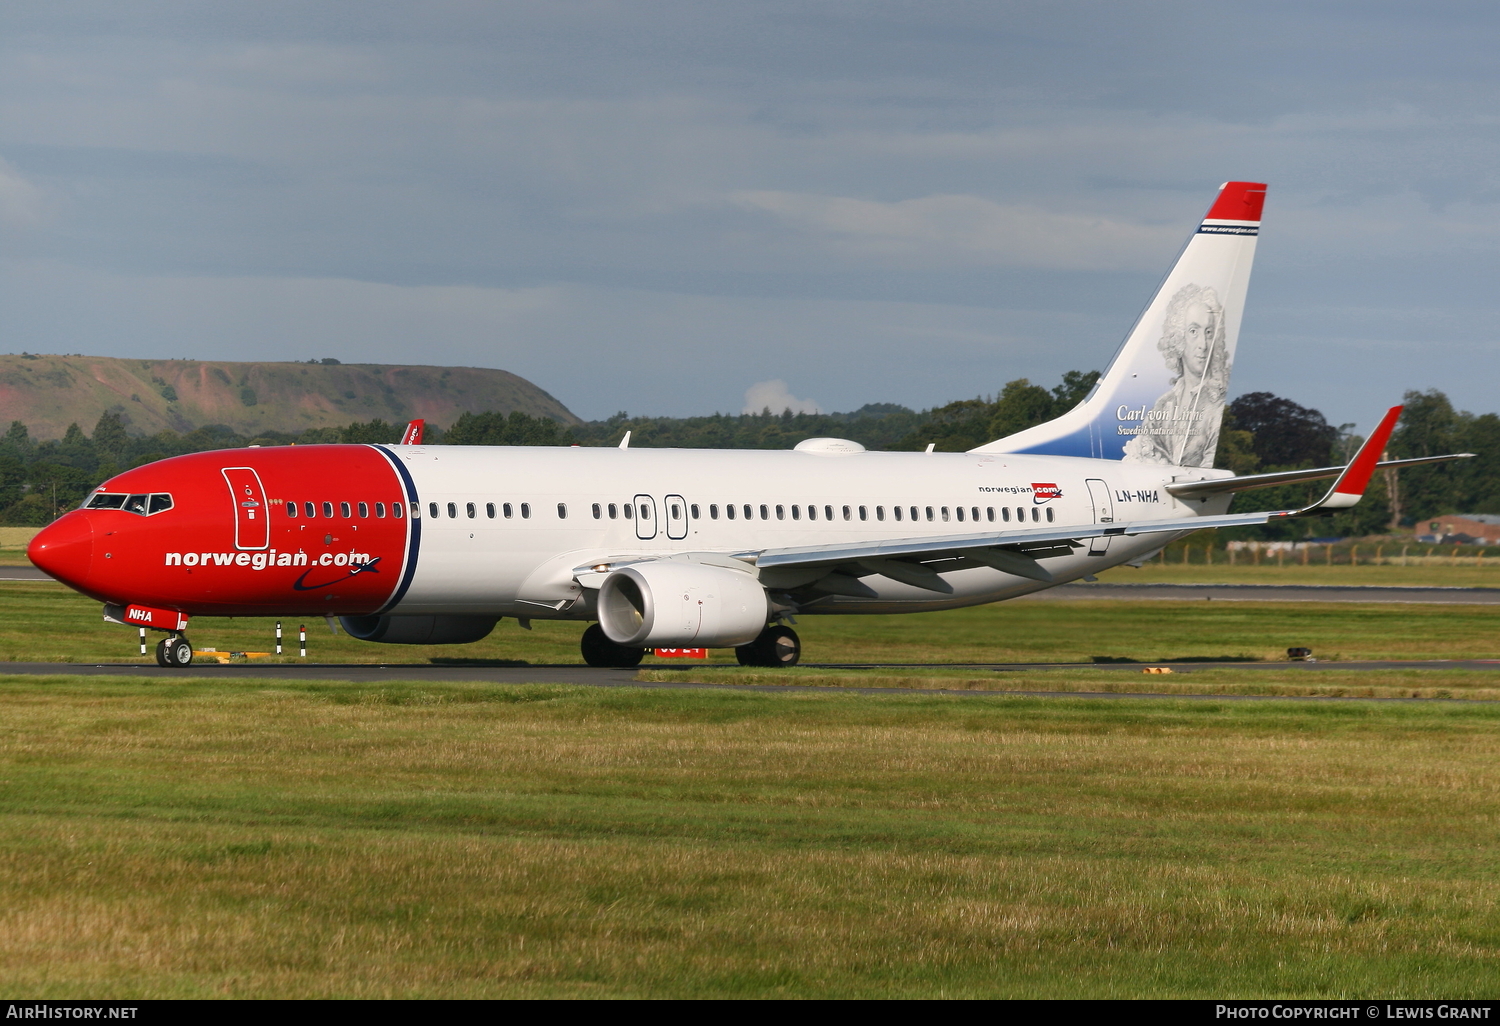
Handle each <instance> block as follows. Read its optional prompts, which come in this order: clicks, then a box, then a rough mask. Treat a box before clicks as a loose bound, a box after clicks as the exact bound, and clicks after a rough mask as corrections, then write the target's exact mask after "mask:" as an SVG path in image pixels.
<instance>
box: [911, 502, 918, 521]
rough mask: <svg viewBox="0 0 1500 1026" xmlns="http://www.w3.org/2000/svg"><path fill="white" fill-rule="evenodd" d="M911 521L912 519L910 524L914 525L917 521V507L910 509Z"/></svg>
mask: <svg viewBox="0 0 1500 1026" xmlns="http://www.w3.org/2000/svg"><path fill="white" fill-rule="evenodd" d="M911 519H912V523H916V521H917V507H915V506H913V507H912V508H911Z"/></svg>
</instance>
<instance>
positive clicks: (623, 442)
mask: <svg viewBox="0 0 1500 1026" xmlns="http://www.w3.org/2000/svg"><path fill="white" fill-rule="evenodd" d="M620 448H621V449H629V448H630V432H629V431H627V432H625V437H624V438H622V439H620Z"/></svg>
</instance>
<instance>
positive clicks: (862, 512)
mask: <svg viewBox="0 0 1500 1026" xmlns="http://www.w3.org/2000/svg"><path fill="white" fill-rule="evenodd" d="M859 519H861V520H869V519H870V511H869V510H868V509H866V508H865V507H864V506H861V507H859Z"/></svg>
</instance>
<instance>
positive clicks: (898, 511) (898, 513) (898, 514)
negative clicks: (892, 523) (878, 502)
mask: <svg viewBox="0 0 1500 1026" xmlns="http://www.w3.org/2000/svg"><path fill="white" fill-rule="evenodd" d="M891 512H892V513H894V514H896V519H897V520H900V519H901V507H900V506H892V507H891Z"/></svg>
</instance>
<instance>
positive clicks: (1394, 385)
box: [0, 0, 1500, 428]
mask: <svg viewBox="0 0 1500 1026" xmlns="http://www.w3.org/2000/svg"><path fill="white" fill-rule="evenodd" d="M1497 33H1500V7H1497V6H1496V5H1493V4H1485V3H1472V4H1471V3H1442V2H1424V3H1401V4H1394V3H1381V2H1378V0H1362V2H1358V3H1337V2H1327V3H1310V2H1307V0H1300V2H1297V3H1276V2H1261V3H1253V4H1248V3H1245V2H1243V0H1239V2H1234V3H1216V2H1212V0H1198V2H1184V3H1175V2H1159V3H1158V2H1141V3H1118V2H1109V3H1073V2H1067V0H1049V2H1045V3H1042V2H1036V3H1007V2H1003V0H993V2H984V3H975V2H953V0H921V2H894V0H862V2H819V0H796V2H780V0H738V2H736V3H711V4H710V3H701V2H696V3H678V2H672V0H661V2H630V0H614V2H607V0H599V2H591V0H576V2H574V0H546V2H537V3H532V2H522V0H516V2H505V0H475V2H460V0H426V2H424V0H408V2H403V3H385V2H380V0H350V2H321V0H297V2H280V0H257V2H256V3H253V4H245V3H212V2H200V3H177V2H157V0H132V3H130V4H119V3H116V2H112V0H111V2H101V3H83V2H69V0H50V2H49V3H46V4H6V5H0V332H3V334H0V351H8V352H20V351H23V350H26V351H31V352H47V353H84V354H89V355H104V356H126V357H153V358H161V357H188V358H195V359H220V360H223V359H233V360H297V359H309V358H322V357H330V356H331V357H336V358H338V359H341V360H344V361H346V362H380V363H428V364H444V365H468V366H483V367H499V368H503V369H505V370H509V371H512V372H514V373H516V374H520V375H522V376H524V377H526V378H528V379H530V380H532V381H534V382H535V383H536V384H538V385H539V386H541V387H542V388H544V389H546V390H547V391H548V392H550V393H551V394H553V395H554V396H556V397H557V398H558V399H560V400H561V401H562V402H564V403H565V404H566V405H567V406H568V407H569V408H570V409H572V410H573V411H574V412H575V413H577V414H579V415H580V416H582V417H585V418H602V417H607V416H609V415H611V414H613V413H615V412H616V411H620V410H626V411H629V412H630V413H632V414H647V415H649V414H656V415H672V416H684V415H691V414H702V413H711V412H716V411H724V412H739V411H741V410H742V409H744V408H746V407H747V406H748V407H750V408H756V409H758V408H760V406H762V405H771V406H772V407H773V408H778V407H781V406H783V405H784V406H790V407H792V408H795V409H808V410H811V409H821V410H825V411H828V410H851V409H856V408H858V407H860V406H862V405H864V404H865V403H872V402H894V403H901V404H904V405H906V406H909V407H913V408H923V407H928V406H933V405H937V404H941V403H944V402H948V401H951V400H954V399H960V398H970V397H973V396H975V395H983V394H993V393H995V392H998V391H999V389H1000V388H1001V387H1002V386H1003V384H1004V383H1005V382H1007V381H1010V380H1012V379H1015V378H1020V377H1026V378H1029V379H1031V380H1032V381H1034V382H1039V383H1042V384H1046V385H1052V384H1054V383H1056V381H1057V380H1058V379H1059V377H1060V376H1061V374H1062V373H1063V372H1064V371H1067V370H1070V369H1079V370H1089V369H1095V368H1102V367H1104V366H1105V365H1106V364H1107V362H1108V360H1109V358H1110V356H1111V354H1112V353H1113V352H1114V350H1115V348H1116V347H1117V346H1118V344H1119V342H1120V340H1121V339H1122V338H1123V337H1124V335H1125V333H1126V332H1127V330H1128V329H1129V328H1130V326H1131V323H1132V322H1133V321H1134V319H1135V317H1136V315H1137V314H1138V313H1139V312H1140V309H1141V307H1142V306H1143V305H1144V304H1145V303H1146V301H1147V300H1148V299H1149V298H1150V296H1151V293H1152V292H1153V291H1154V289H1155V286H1156V283H1157V282H1158V281H1159V280H1160V278H1161V276H1162V275H1163V274H1164V273H1165V272H1166V271H1167V269H1168V268H1169V267H1170V265H1171V263H1172V261H1173V259H1174V257H1175V255H1176V253H1177V251H1178V250H1179V248H1180V247H1181V245H1182V244H1183V242H1184V241H1185V240H1186V238H1187V235H1188V233H1189V232H1190V231H1191V230H1192V228H1193V227H1194V225H1195V224H1196V223H1197V221H1198V219H1199V218H1201V216H1202V215H1203V212H1204V211H1205V209H1206V208H1207V206H1208V204H1209V202H1210V201H1211V200H1212V198H1213V195H1214V192H1215V190H1216V189H1217V187H1218V185H1219V184H1220V183H1221V182H1223V181H1225V180H1227V179H1241V180H1252V181H1264V182H1267V183H1269V186H1270V188H1269V194H1268V199H1267V204H1266V212H1265V222H1264V225H1263V229H1262V234H1261V238H1260V247H1259V252H1258V255H1257V260H1256V269H1255V274H1254V277H1253V279H1252V281H1251V286H1250V296H1249V302H1248V306H1247V308H1246V313H1245V318H1244V322H1243V327H1242V331H1241V335H1240V342H1239V353H1238V358H1237V363H1236V367H1235V376H1234V380H1233V382H1232V393H1233V394H1238V393H1242V392H1246V391H1255V390H1265V391H1271V392H1275V393H1277V394H1278V395H1284V396H1287V397H1289V398H1292V399H1294V400H1296V401H1298V402H1301V403H1303V404H1305V405H1309V406H1313V407H1316V408H1318V409H1320V410H1322V411H1323V412H1324V413H1325V414H1326V415H1327V416H1328V418H1329V420H1330V421H1331V422H1333V423H1335V424H1339V423H1346V422H1349V423H1354V424H1357V425H1360V426H1362V427H1365V428H1368V427H1370V426H1371V425H1372V424H1373V423H1374V421H1375V420H1376V419H1377V418H1378V414H1379V412H1380V411H1381V410H1383V409H1384V408H1385V407H1386V406H1389V405H1391V404H1393V403H1394V402H1397V401H1399V399H1400V396H1401V394H1402V393H1403V392H1404V391H1405V390H1407V389H1411V388H1418V389H1427V388H1438V389H1442V390H1443V391H1445V392H1447V393H1448V394H1449V395H1450V396H1451V397H1452V398H1453V399H1454V401H1455V402H1456V403H1457V404H1458V405H1459V406H1461V407H1464V408H1467V409H1471V410H1474V411H1475V412H1487V411H1492V410H1496V409H1500V398H1497V397H1496V395H1495V383H1496V381H1497V374H1496V370H1497V368H1496V363H1497V355H1500V350H1497V346H1496V341H1495V326H1496V324H1497V314H1500V288H1496V287H1495V282H1496V280H1497V272H1500V75H1497V70H1500V68H1497V65H1500V47H1497V46H1496V45H1495V40H1496V39H1497Z"/></svg>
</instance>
